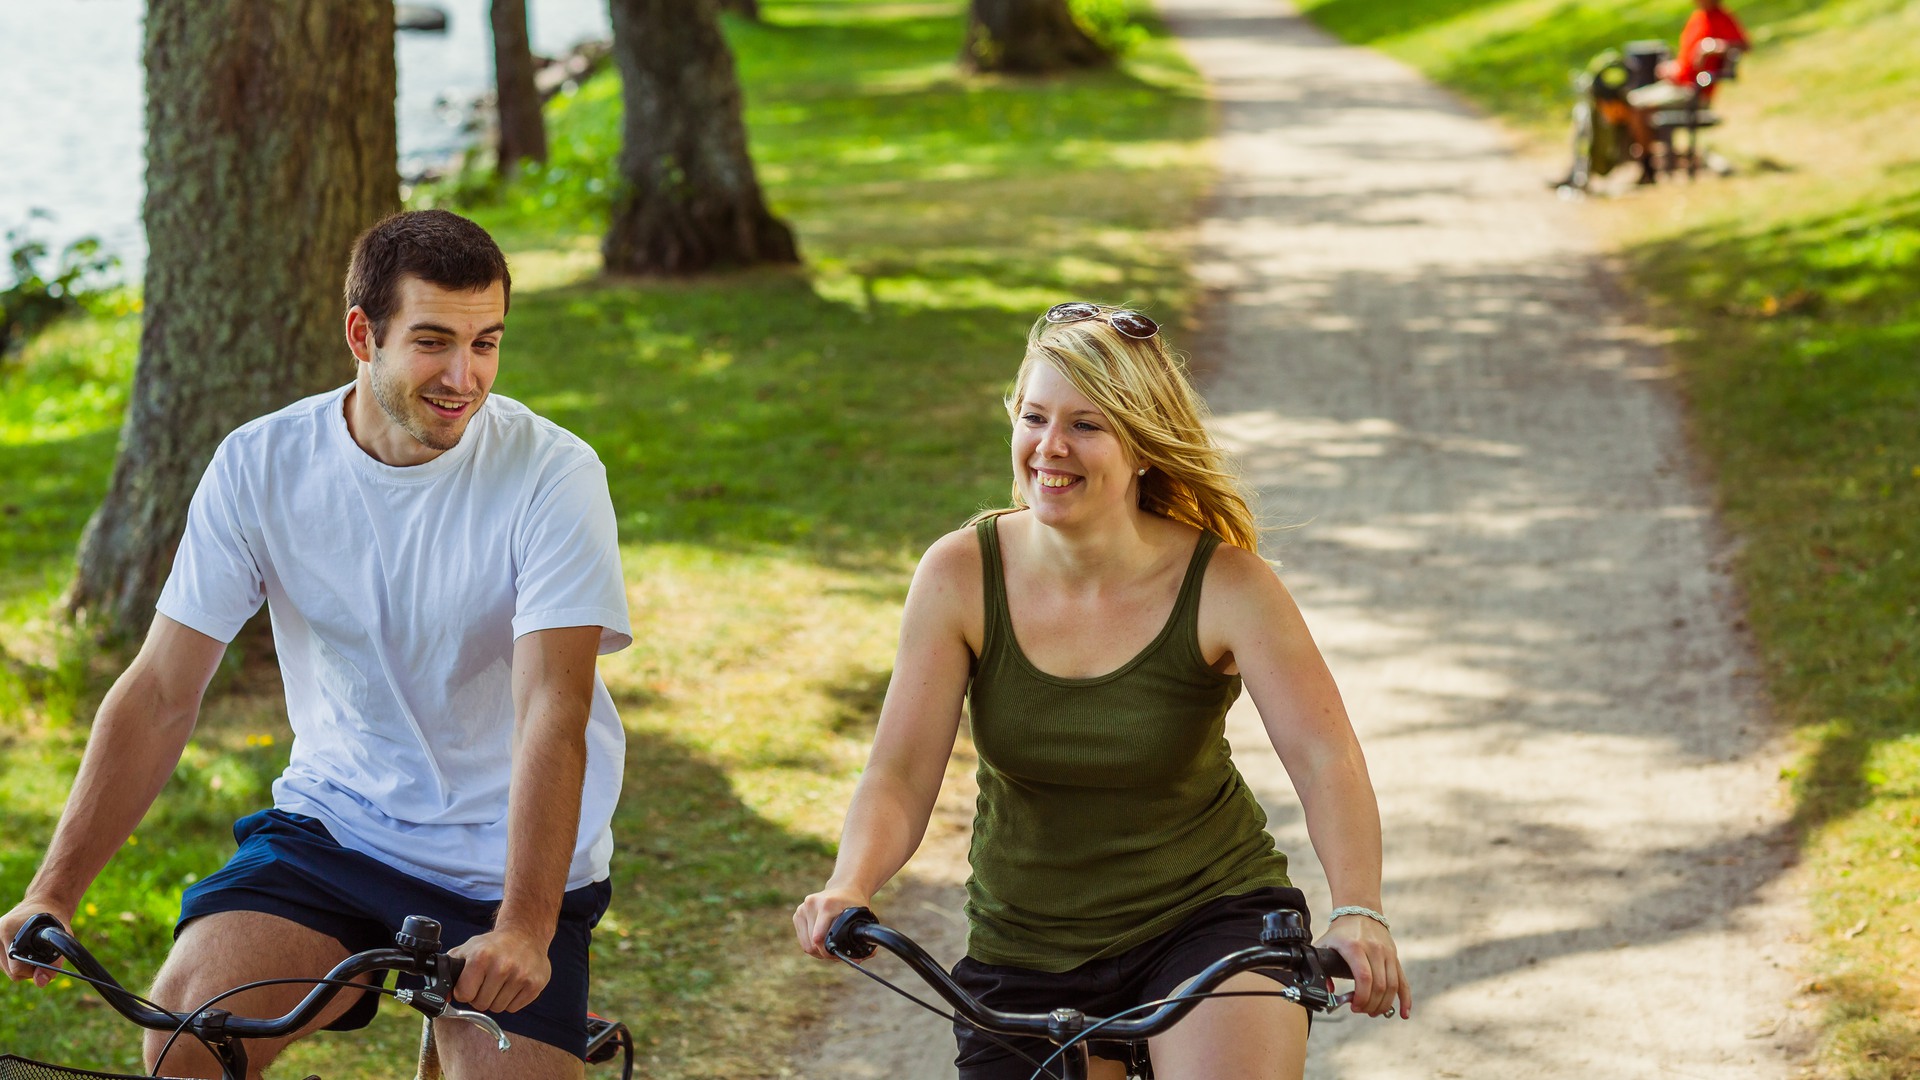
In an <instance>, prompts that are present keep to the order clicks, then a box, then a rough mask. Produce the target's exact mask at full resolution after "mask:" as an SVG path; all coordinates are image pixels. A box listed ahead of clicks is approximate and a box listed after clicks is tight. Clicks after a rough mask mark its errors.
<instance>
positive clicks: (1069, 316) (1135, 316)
mask: <svg viewBox="0 0 1920 1080" xmlns="http://www.w3.org/2000/svg"><path fill="white" fill-rule="evenodd" d="M1099 318H1104V319H1106V320H1107V325H1108V326H1111V327H1113V328H1114V329H1115V330H1118V331H1119V332H1121V333H1122V334H1125V335H1126V336H1128V337H1130V338H1133V339H1135V340H1136V341H1145V340H1147V339H1148V338H1150V337H1152V336H1153V335H1155V334H1157V333H1159V332H1160V324H1159V323H1156V322H1154V321H1153V320H1152V319H1149V318H1147V317H1146V316H1145V315H1142V314H1140V313H1139V312H1137V311H1127V310H1124V309H1122V310H1118V311H1104V312H1103V311H1101V310H1100V305H1099V304H1090V303H1088V302H1086V301H1085V300H1069V301H1068V302H1066V303H1064V304H1055V305H1053V306H1052V307H1050V308H1048V309H1047V321H1048V322H1050V323H1069V322H1079V321H1081V320H1082V319H1099Z"/></svg>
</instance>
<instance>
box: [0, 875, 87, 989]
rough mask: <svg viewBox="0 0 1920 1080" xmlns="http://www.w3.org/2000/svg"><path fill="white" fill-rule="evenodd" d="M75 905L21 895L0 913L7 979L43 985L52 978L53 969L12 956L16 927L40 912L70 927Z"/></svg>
mask: <svg viewBox="0 0 1920 1080" xmlns="http://www.w3.org/2000/svg"><path fill="white" fill-rule="evenodd" d="M78 906H79V905H77V904H67V903H63V902H60V901H56V900H54V899H52V898H49V897H41V896H33V895H28V896H25V897H22V898H21V900H20V903H19V904H17V905H15V906H14V909H13V910H12V911H9V912H7V913H6V914H5V915H0V949H5V950H6V952H7V955H6V958H5V964H6V969H7V977H8V978H10V979H12V980H13V981H14V982H24V981H26V980H28V979H32V980H33V984H34V985H35V986H45V985H47V984H48V983H50V982H52V981H53V972H51V971H48V970H47V969H46V968H41V967H34V966H33V965H32V964H23V963H21V962H20V961H18V960H15V959H14V958H13V954H12V950H13V939H14V936H15V935H17V934H19V933H20V928H21V927H23V926H25V925H26V924H27V920H28V919H31V918H33V917H34V916H35V915H38V914H40V913H41V912H46V913H47V914H49V915H52V916H53V917H54V918H56V919H59V920H60V925H61V926H72V925H73V913H74V911H75V909H76V908H78Z"/></svg>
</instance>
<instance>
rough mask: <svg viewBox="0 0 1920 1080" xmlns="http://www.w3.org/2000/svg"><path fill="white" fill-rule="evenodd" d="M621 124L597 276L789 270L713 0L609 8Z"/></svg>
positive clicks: (620, 3) (786, 243) (794, 257)
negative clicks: (782, 266)
mask: <svg viewBox="0 0 1920 1080" xmlns="http://www.w3.org/2000/svg"><path fill="white" fill-rule="evenodd" d="M611 7H612V10H613V55H614V62H615V63H617V64H619V65H620V79H621V98H622V100H623V101H624V102H625V104H626V118H625V121H624V128H623V131H622V145H621V148H620V178H621V188H622V190H621V192H620V194H619V195H618V196H617V197H616V198H615V200H614V207H613V223H612V225H611V226H610V227H609V228H608V230H607V238H606V241H605V243H604V244H602V246H601V251H602V254H603V255H604V256H605V258H606V264H607V269H608V270H609V271H610V272H613V273H625V274H693V273H699V272H700V271H703V270H709V269H714V268H718V267H727V266H750V265H753V264H755V263H792V262H798V261H799V260H800V256H799V253H798V251H797V250H796V249H795V247H794V242H793V233H792V232H791V231H790V230H789V229H788V228H787V227H786V225H785V224H783V223H782V222H781V221H780V220H779V219H777V218H775V217H774V216H773V214H772V213H771V212H770V211H769V210H768V209H767V206H766V202H765V200H764V199H762V198H761V195H760V183H759V181H758V180H756V179H755V178H754V174H753V159H752V157H750V156H749V155H748V153H747V131H746V127H745V125H744V124H743V123H742V122H741V119H740V84H739V82H738V81H737V80H736V79H735V78H734V73H733V54H732V53H730V52H729V51H728V50H727V42H726V39H725V38H724V37H722V36H721V34H720V21H719V16H718V14H717V13H716V11H715V9H714V6H713V2H712V0H612V4H611Z"/></svg>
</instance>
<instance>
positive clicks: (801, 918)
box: [793, 882, 873, 960]
mask: <svg viewBox="0 0 1920 1080" xmlns="http://www.w3.org/2000/svg"><path fill="white" fill-rule="evenodd" d="M872 902H873V898H872V897H871V896H868V895H867V894H865V893H863V892H860V891H859V890H857V889H849V888H844V887H840V886H836V885H834V884H832V883H831V882H829V883H828V884H827V887H826V888H824V889H821V890H820V891H819V892H817V893H813V894H812V895H810V896H808V897H807V898H806V899H805V900H802V901H800V906H799V907H797V908H795V909H793V932H794V934H795V935H797V936H798V937H799V939H800V948H801V950H802V951H804V952H805V953H806V954H807V955H808V956H812V957H815V958H817V959H820V960H831V959H833V956H832V954H830V953H828V952H827V928H828V927H830V926H832V925H833V920H834V917H835V916H837V915H839V914H840V913H841V912H843V911H845V910H847V909H848V908H852V907H868V906H870V905H871V904H872Z"/></svg>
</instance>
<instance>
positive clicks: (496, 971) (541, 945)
mask: <svg viewBox="0 0 1920 1080" xmlns="http://www.w3.org/2000/svg"><path fill="white" fill-rule="evenodd" d="M548 944H549V942H545V941H537V940H535V939H534V938H533V937H531V936H529V935H526V934H520V933H515V932H514V931H511V930H499V929H495V930H492V931H489V932H488V933H485V934H478V935H475V936H474V937H471V938H468V939H467V940H466V942H465V943H464V944H462V945H460V946H458V947H456V948H452V949H448V950H447V955H448V956H455V957H459V958H460V959H461V960H463V961H465V962H466V967H465V969H464V970H462V971H461V972H460V981H459V982H458V983H456V984H455V985H454V988H453V996H454V999H455V1000H457V1001H463V1002H466V1003H467V1004H468V1005H471V1006H473V1007H474V1008H475V1009H478V1010H480V1011H481V1012H517V1011H519V1010H521V1009H524V1008H526V1007H527V1006H528V1005H531V1004H533V999H535V998H537V997H539V996H540V991H542V990H544V989H546V986H547V980H549V979H551V978H552V977H553V965H552V964H550V963H549V962H548V961H547V945H548Z"/></svg>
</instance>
